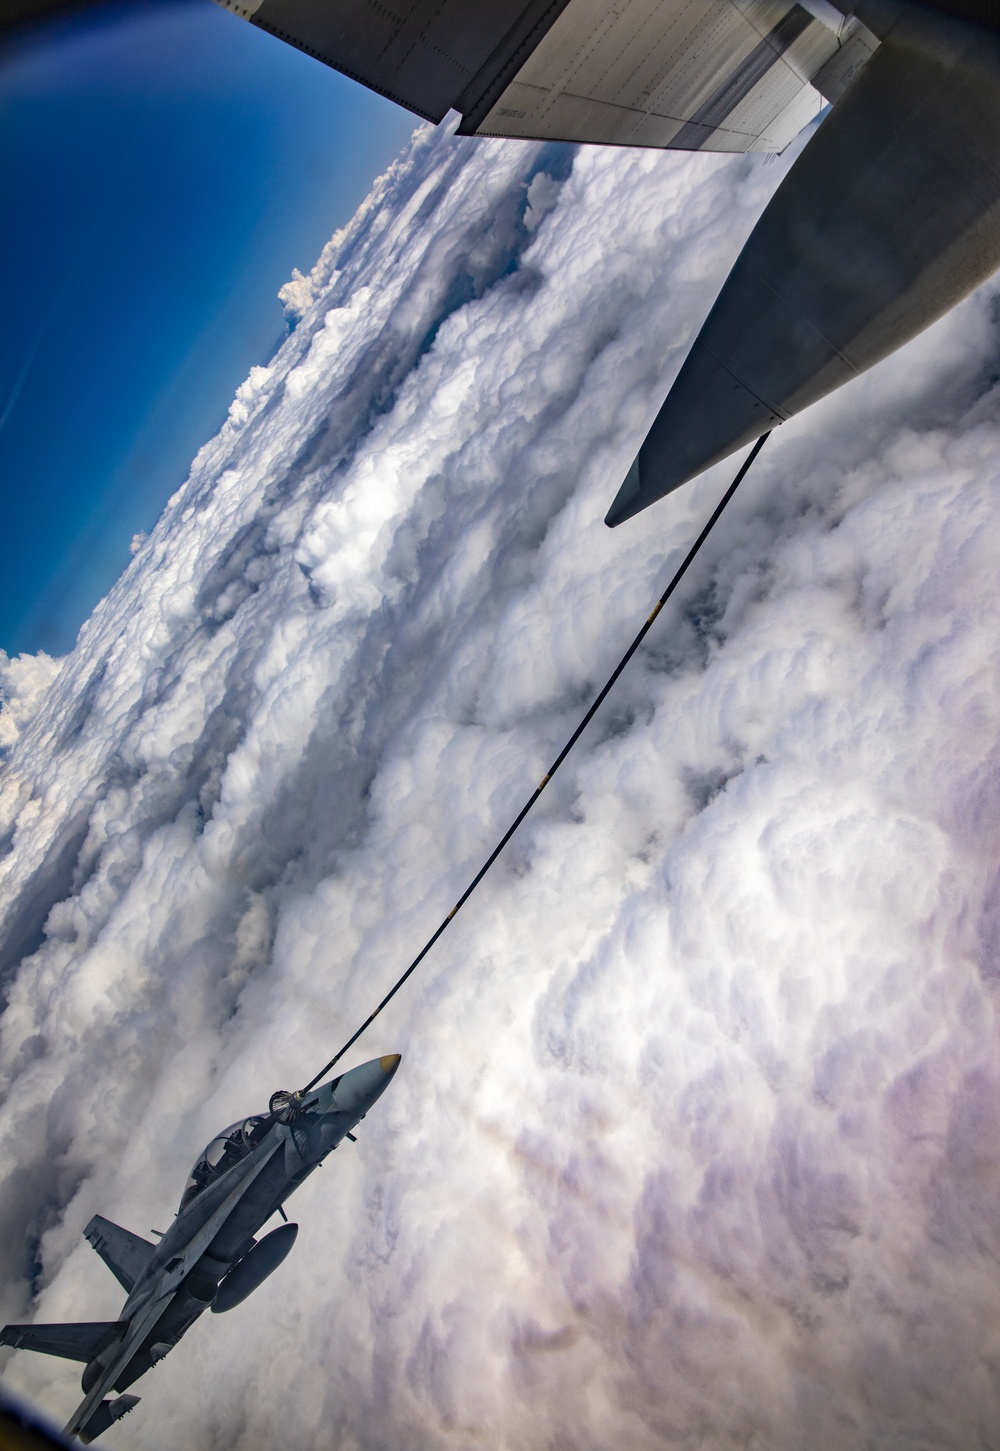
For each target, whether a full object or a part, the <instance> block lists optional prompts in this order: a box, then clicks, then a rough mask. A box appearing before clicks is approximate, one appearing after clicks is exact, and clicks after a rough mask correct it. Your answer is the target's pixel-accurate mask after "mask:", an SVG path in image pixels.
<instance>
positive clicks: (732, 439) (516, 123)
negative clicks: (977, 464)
mask: <svg viewBox="0 0 1000 1451" xmlns="http://www.w3.org/2000/svg"><path fill="white" fill-rule="evenodd" d="M219 3H220V4H224V5H226V6H227V8H228V9H230V10H233V11H235V12H236V13H237V14H239V15H242V16H244V17H245V18H246V19H248V20H251V21H253V23H254V24H256V25H258V26H260V27H262V28H263V29H265V30H269V31H271V32H272V33H273V34H274V35H277V36H280V37H281V38H282V39H283V40H286V41H289V42H290V43H291V44H293V45H297V46H298V47H299V48H300V49H303V50H306V51H308V52H309V53H310V54H312V55H314V56H316V57H317V58H318V59H320V60H323V61H325V62H326V63H327V64H329V65H332V66H335V67H336V68H337V69H339V70H341V71H344V72H345V73H346V74H348V75H351V76H353V77H354V78H355V79H357V80H360V81H362V82H363V83H364V84H365V85H368V86H371V87H372V88H374V89H375V90H378V91H381V92H383V94H385V95H387V96H390V97H391V98H392V99H393V100H396V101H398V102H399V103H400V104H402V105H404V106H407V107H409V108H410V109H411V110H413V111H415V112H416V113H417V114H419V115H421V116H425V117H427V118H428V119H430V120H433V121H438V120H440V119H441V118H442V117H443V116H444V115H445V114H446V112H447V111H448V110H449V109H450V108H454V109H455V110H457V111H459V112H461V117H462V119H461V124H460V125H459V127H458V131H459V134H461V135H467V136H508V137H522V138H525V139H529V138H530V139H556V140H563V141H579V142H596V143H605V144H612V145H619V146H655V147H665V148H669V149H681V150H691V151H736V152H741V151H742V152H747V151H779V150H781V149H782V148H783V147H784V146H786V145H787V143H788V142H789V141H790V140H791V139H792V137H793V136H795V135H796V133H797V132H798V131H799V130H800V129H801V128H802V127H803V126H804V125H806V124H807V123H808V122H809V121H810V120H811V119H813V118H814V117H815V116H816V115H817V114H819V112H820V110H821V109H822V107H823V105H824V104H825V103H826V102H830V103H832V109H831V111H830V113H829V115H828V116H827V117H826V119H825V120H824V122H823V125H822V126H821V127H820V128H819V129H818V131H817V134H816V136H815V137H814V138H813V139H812V141H811V142H810V144H809V145H808V146H807V147H806V148H805V149H804V151H803V153H802V155H801V156H800V157H799V158H798V160H797V162H796V164H795V165H794V166H793V167H792V169H791V170H790V171H789V173H788V175H787V177H786V178H785V180H784V182H783V183H782V185H781V187H780V188H779V190H778V192H777V193H776V195H775V196H774V198H773V199H772V201H771V203H770V205H769V206H768V207H767V209H766V210H765V212H764V215H763V216H762V218H761V220H760V223H759V224H758V226H757V228H756V229H755V231H754V233H753V235H752V236H751V238H750V240H749V241H748V243H747V245H746V247H745V248H744V251H743V253H742V255H741V256H740V258H739V260H738V261H737V263H736V266H735V267H734V269H733V271H732V273H731V275H730V277H729V280H728V281H727V282H726V284H725V286H724V288H723V290H722V293H721V294H720V296H719V299H718V301H717V303H716V304H715V307H714V308H713V309H712V312H711V315H710V316H709V319H708V321H707V322H706V324H705V327H704V328H703V330H702V332H701V334H700V336H699V337H698V339H697V340H696V342H695V344H694V347H693V348H692V350H691V353H690V355H689V357H688V359H687V362H686V363H685V365H684V367H683V368H682V370H681V373H680V375H679V376H678V378H677V381H676V383H675V384H674V387H673V389H672V390H671V392H670V394H669V396H668V397H667V399H666V402H665V403H664V405H663V407H662V409H661V410H660V413H659V415H658V416H657V418H656V420H655V422H654V424H653V427H652V429H651V431H650V433H649V436H648V437H647V439H646V441H645V443H644V444H643V445H642V448H641V449H640V451H639V454H638V457H637V458H636V460H635V462H634V463H633V465H632V467H631V469H630V470H629V472H628V475H627V477H626V479H625V482H624V484H623V485H622V487H621V489H620V490H619V492H618V495H617V497H616V498H615V500H614V502H613V504H612V506H611V509H610V510H609V512H608V516H607V523H608V524H611V525H614V524H618V523H621V522H622V521H623V520H624V519H627V518H629V517H631V516H632V515H634V514H636V513H638V512H639V511H640V510H642V509H644V508H646V507H647V505H649V504H651V503H652V502H654V501H655V500H656V499H658V498H660V497H662V496H663V495H664V494H666V493H668V492H670V490H672V489H675V488H677V487H678V486H679V485H680V484H682V483H684V482H685V481H686V480H687V479H689V478H692V477H693V476H694V475H695V474H697V473H700V472H701V470H702V469H704V468H707V467H708V466H709V465H710V464H712V463H715V462H717V461H718V460H719V459H722V458H724V457H726V455H727V454H729V453H731V452H733V451H734V450H736V449H738V448H740V447H741V446H742V445H743V444H745V443H747V442H749V441H750V440H751V439H753V438H755V437H757V436H758V435H759V434H761V433H763V432H765V431H766V430H767V429H770V428H772V427H774V426H775V425H777V424H779V423H781V422H782V421H783V420H784V419H786V418H789V417H791V416H792V415H793V414H794V413H796V412H798V411H799V410H800V409H802V408H805V407H806V406H807V405H808V404H810V403H812V402H814V401H815V400H816V399H818V398H820V397H822V396H823V395H824V394H825V393H828V392H830V391H831V389H833V388H836V387H839V386H840V384H841V383H844V382H846V381H848V380H849V379H850V378H853V377H855V376H856V375H857V374H858V373H860V372H862V371H864V369H866V368H868V367H870V366H871V365H872V364H873V363H875V362H877V361H879V359H881V358H883V357H885V356H886V355H887V354H888V353H890V352H892V351H893V350H894V349H895V348H897V347H899V346H901V345H902V344H903V343H905V342H907V341H908V340H909V339H910V338H911V337H913V336H914V335H915V334H916V333H917V332H919V331H920V330H921V329H922V328H924V327H926V326H927V325H928V324H929V323H930V322H932V321H934V319H935V318H937V317H940V316H941V314H942V313H943V312H945V311H947V310H948V308H950V307H951V306H953V305H954V303H956V302H957V301H958V300H959V299H960V298H961V297H963V296H965V294H966V293H968V292H969V291H970V290H971V289H972V288H974V287H975V286H977V285H978V284H979V283H980V282H982V281H983V280H984V279H985V278H987V277H988V276H989V275H990V274H991V273H992V272H993V271H994V270H995V268H996V267H997V266H998V265H1000V35H998V31H997V15H996V7H995V3H993V0H929V3H927V4H910V3H901V0H802V3H797V0H615V3H614V4H613V5H612V4H608V3H607V0H527V3H526V0H337V3H336V4H331V3H328V0H219Z"/></svg>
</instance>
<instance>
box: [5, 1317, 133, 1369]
mask: <svg viewBox="0 0 1000 1451" xmlns="http://www.w3.org/2000/svg"><path fill="white" fill-rule="evenodd" d="M121 1328H122V1327H121V1325H120V1323H119V1322H118V1321H117V1320H91V1321H85V1322H83V1323H81V1324H78V1325H5V1326H4V1327H3V1329H2V1330H0V1345H12V1346H13V1347H14V1349H15V1350H38V1351H41V1353H42V1354H43V1355H61V1356H62V1358H63V1359H64V1360H80V1361H91V1360H93V1359H94V1356H95V1355H97V1353H98V1351H100V1350H102V1349H103V1348H104V1346H105V1345H107V1344H108V1343H109V1342H110V1341H111V1340H113V1339H114V1337H115V1336H116V1335H117V1334H118V1333H119V1331H120V1330H121Z"/></svg>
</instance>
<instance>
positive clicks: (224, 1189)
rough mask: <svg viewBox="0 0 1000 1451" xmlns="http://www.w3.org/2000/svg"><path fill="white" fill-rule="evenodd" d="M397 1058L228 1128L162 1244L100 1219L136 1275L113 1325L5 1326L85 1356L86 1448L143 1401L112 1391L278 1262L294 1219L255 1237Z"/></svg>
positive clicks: (112, 1262)
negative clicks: (112, 1397)
mask: <svg viewBox="0 0 1000 1451" xmlns="http://www.w3.org/2000/svg"><path fill="white" fill-rule="evenodd" d="M398 1065H399V1055H398V1054H392V1055H388V1056H385V1057H382V1058H376V1059H373V1060H372V1061H371V1062H369V1063H363V1064H361V1065H360V1066H359V1067H358V1068H353V1069H351V1070H350V1071H349V1072H347V1073H344V1074H343V1075H341V1077H339V1078H336V1079H334V1080H333V1081H332V1082H330V1083H324V1084H322V1085H320V1086H319V1087H318V1088H315V1089H312V1090H311V1091H310V1092H308V1093H306V1094H305V1095H304V1096H303V1097H302V1099H301V1102H300V1103H298V1104H295V1105H293V1108H292V1112H288V1111H287V1110H282V1109H281V1108H280V1107H279V1109H278V1111H276V1112H269V1113H267V1114H261V1115H259V1116H256V1117H254V1118H249V1119H246V1120H243V1121H242V1122H241V1123H239V1124H234V1125H232V1126H231V1127H230V1128H229V1129H227V1130H225V1131H224V1133H223V1134H222V1135H220V1136H219V1138H217V1139H214V1140H213V1141H212V1143H211V1144H210V1145H209V1146H208V1149H206V1151H205V1154H204V1155H203V1156H202V1158H201V1159H200V1160H199V1162H198V1163H197V1164H196V1165H195V1169H194V1172H193V1174H192V1178H191V1180H190V1181H189V1183H188V1187H187V1189H186V1190H185V1194H184V1198H183V1199H182V1201H181V1207H180V1209H179V1211H178V1213H177V1216H176V1218H175V1219H174V1222H173V1224H172V1225H171V1226H170V1228H169V1229H168V1230H167V1232H166V1233H165V1234H164V1235H163V1236H162V1238H161V1239H160V1241H159V1243H158V1244H156V1245H152V1244H148V1243H147V1242H146V1241H143V1240H141V1239H140V1238H139V1237H138V1236H137V1235H133V1234H131V1233H130V1232H129V1231H127V1230H122V1229H120V1228H119V1226H117V1225H114V1224H111V1223H110V1222H109V1221H108V1220H104V1219H102V1218H101V1217H100V1216H95V1218H94V1219H93V1220H92V1221H91V1223H90V1224H89V1225H88V1226H87V1230H86V1233H87V1238H88V1239H90V1241H91V1243H93V1244H94V1246H95V1248H96V1249H97V1250H98V1252H99V1253H100V1254H101V1255H102V1257H103V1258H104V1259H105V1260H106V1261H107V1263H108V1264H109V1266H110V1267H111V1269H112V1270H113V1272H114V1273H115V1274H116V1275H117V1277H118V1278H119V1280H121V1282H122V1283H123V1284H124V1285H126V1286H127V1285H128V1284H129V1282H130V1280H133V1274H134V1281H133V1282H132V1284H131V1288H130V1290H129V1295H128V1299H127V1300H126V1301H125V1305H124V1307H123V1308H122V1311H121V1314H120V1315H119V1317H118V1320H117V1322H112V1323H110V1324H107V1325H105V1326H102V1325H79V1326H69V1325H67V1326H27V1325H25V1326H19V1325H10V1326H6V1327H5V1328H4V1330H3V1332H2V1333H0V1343H5V1344H8V1345H14V1346H20V1347H23V1348H27V1349H36V1350H43V1351H47V1352H48V1353H50V1354H57V1355H63V1356H67V1357H69V1358H72V1359H78V1360H82V1359H87V1365H86V1368H85V1370H84V1373H83V1386H84V1390H85V1391H86V1396H85V1398H84V1400H83V1401H82V1403H81V1404H80V1406H79V1407H78V1408H77V1410H76V1412H75V1414H74V1415H73V1417H72V1418H71V1420H70V1422H69V1424H68V1425H67V1427H66V1432H67V1434H68V1435H70V1436H79V1438H80V1439H81V1440H82V1441H84V1442H85V1443H86V1442H89V1441H91V1440H93V1439H94V1438H95V1437H96V1436H98V1435H100V1434H101V1432H102V1431H104V1430H106V1429H107V1428H108V1426H109V1425H111V1424H112V1423H113V1422H114V1421H115V1420H117V1419H118V1418H119V1417H120V1416H122V1415H124V1414H125V1412H126V1411H129V1410H131V1409H132V1407H133V1406H134V1405H135V1404H136V1398H135V1397H133V1396H122V1397H121V1398H120V1399H119V1400H117V1401H108V1400H106V1399H105V1397H106V1396H107V1394H108V1392H109V1391H112V1390H115V1391H119V1392H120V1391H123V1390H125V1389H126V1388H127V1387H128V1386H130V1385H132V1384H133V1382H134V1381H136V1380H138V1378H139V1377H140V1376H141V1375H143V1374H144V1373H145V1372H146V1371H147V1370H149V1369H150V1368H151V1367H152V1366H153V1365H155V1364H156V1363H157V1362H158V1361H159V1360H161V1359H162V1358H163V1356H164V1355H166V1354H167V1352H168V1351H169V1350H170V1349H172V1348H173V1346H174V1345H176V1344H177V1342H178V1341H179V1340H180V1338H181V1336H182V1335H183V1334H184V1333H185V1331H186V1330H188V1329H189V1328H190V1327H191V1326H192V1325H193V1324H194V1322H195V1320H197V1318H198V1316H199V1315H201V1314H202V1313H203V1312H204V1311H205V1310H207V1309H209V1308H212V1309H215V1310H217V1311H218V1310H220V1309H223V1310H225V1309H230V1308H232V1307H233V1306H234V1305H236V1304H238V1303H239V1302H240V1300H242V1299H244V1298H245V1297H246V1295H247V1294H249V1293H250V1292H251V1291H252V1290H253V1289H255V1288H256V1287H257V1285H259V1284H260V1283H261V1282H262V1281H263V1280H264V1279H265V1278H266V1276H267V1275H268V1274H269V1273H270V1272H271V1270H273V1269H275V1268H276V1267H277V1265H278V1264H279V1263H280V1262H281V1260H282V1259H283V1258H284V1257H285V1255H286V1254H287V1253H288V1251H289V1250H290V1249H291V1245H292V1241H293V1240H294V1237H295V1233H296V1226H295V1225H290V1224H287V1223H286V1224H285V1225H283V1226H281V1227H279V1228H278V1229H277V1230H275V1231H273V1232H272V1233H271V1234H269V1235H267V1236H265V1237H264V1239H262V1240H261V1241H259V1242H258V1241H256V1240H255V1235H256V1234H257V1232H258V1231H259V1230H260V1229H261V1227H262V1226H263V1225H264V1224H266V1223H267V1221H268V1220H269V1219H270V1218H271V1217H272V1215H274V1214H275V1213H277V1212H278V1211H279V1209H280V1208H281V1206H282V1204H283V1203H284V1201H285V1200H286V1199H287V1198H288V1196H289V1195H290V1194H292V1193H293V1192H294V1190H295V1189H297V1188H298V1186H299V1185H300V1184H301V1183H302V1182H303V1181H304V1180H305V1179H306V1178H307V1177H308V1176H309V1175H310V1174H311V1173H312V1172H313V1170H314V1169H316V1168H318V1166H319V1165H320V1164H321V1163H322V1162H323V1160H324V1159H325V1158H326V1156H327V1155H328V1154H329V1153H330V1152H331V1151H332V1150H333V1149H335V1148H336V1147H337V1145H338V1144H339V1143H340V1142H341V1141H342V1140H343V1139H344V1138H345V1137H347V1136H348V1135H349V1134H350V1131H351V1129H353V1128H354V1126H355V1125H356V1124H357V1123H358V1122H359V1121H360V1120H361V1119H363V1118H364V1116H365V1114H366V1113H367V1112H368V1110H369V1109H370V1108H371V1106H372V1105H373V1104H374V1103H375V1101H376V1100H377V1099H378V1098H379V1097H380V1095H381V1094H382V1093H383V1092H384V1090H385V1089H386V1087H387V1086H388V1084H389V1082H390V1080H391V1078H392V1076H393V1074H394V1073H395V1072H396V1069H397V1067H398ZM289 1120H290V1121H289ZM147 1255H148V1258H147ZM143 1260H145V1263H144V1264H143V1263H142V1261H143ZM102 1331H103V1332H104V1333H103V1335H102V1334H101V1332H102ZM88 1346H89V1347H90V1348H91V1349H92V1350H93V1354H92V1355H87V1354H86V1348H87V1347H88Z"/></svg>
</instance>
